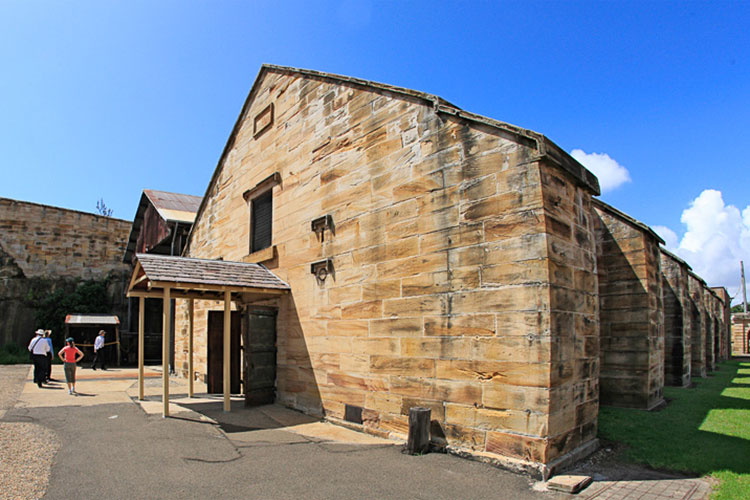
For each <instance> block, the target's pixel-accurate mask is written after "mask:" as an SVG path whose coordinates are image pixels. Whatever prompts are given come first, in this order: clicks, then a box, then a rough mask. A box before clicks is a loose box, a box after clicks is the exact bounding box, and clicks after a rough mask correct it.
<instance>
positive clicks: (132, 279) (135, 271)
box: [128, 261, 146, 291]
mask: <svg viewBox="0 0 750 500" xmlns="http://www.w3.org/2000/svg"><path fill="white" fill-rule="evenodd" d="M142 269H143V267H142V266H141V263H140V262H138V261H136V262H135V267H134V268H133V275H132V276H131V277H130V283H128V291H130V290H132V289H133V287H134V286H135V280H136V279H138V277H139V276H138V271H141V270H142ZM145 274H146V273H144V275H145Z"/></svg>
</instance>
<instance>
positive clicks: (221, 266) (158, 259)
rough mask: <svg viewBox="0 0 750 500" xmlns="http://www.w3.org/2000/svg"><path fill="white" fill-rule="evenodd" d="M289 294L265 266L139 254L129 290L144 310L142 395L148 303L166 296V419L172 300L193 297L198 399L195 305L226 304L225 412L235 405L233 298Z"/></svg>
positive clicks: (140, 351)
mask: <svg viewBox="0 0 750 500" xmlns="http://www.w3.org/2000/svg"><path fill="white" fill-rule="evenodd" d="M288 292H289V285H287V284H286V283H284V282H283V281H281V280H280V279H279V278H278V277H276V276H275V275H274V274H273V273H272V272H271V271H269V270H268V269H266V268H265V267H263V266H261V265H260V264H249V263H245V262H231V261H223V260H207V259H193V258H187V257H173V256H168V255H152V254H140V253H139V254H136V264H135V268H134V269H133V275H132V276H131V278H130V284H129V286H128V292H127V295H128V297H138V298H139V309H138V396H139V398H140V399H141V400H143V399H144V390H143V362H144V354H143V330H144V324H145V321H144V299H146V298H147V297H148V298H161V299H162V300H163V301H164V305H163V315H164V316H163V318H164V319H163V321H162V335H163V338H162V370H163V373H162V388H163V404H164V410H163V415H164V416H165V417H167V416H169V334H170V333H169V332H170V330H171V328H170V319H171V315H170V300H171V299H187V300H188V305H189V308H188V311H189V337H188V372H189V377H188V378H189V386H188V395H189V396H190V397H192V396H193V377H194V371H193V304H194V300H195V299H199V300H222V301H224V353H223V355H224V411H229V410H230V409H231V406H230V399H229V397H230V389H229V387H230V385H229V384H230V374H229V365H230V362H229V360H230V346H231V343H230V341H229V334H230V325H231V308H232V300H241V301H242V302H243V303H252V302H257V301H259V300H267V299H271V298H274V297H278V296H280V295H283V294H285V293H288Z"/></svg>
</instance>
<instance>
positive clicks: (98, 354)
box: [91, 330, 107, 370]
mask: <svg viewBox="0 0 750 500" xmlns="http://www.w3.org/2000/svg"><path fill="white" fill-rule="evenodd" d="M105 333H107V332H105V331H104V330H99V335H97V336H96V340H94V361H93V362H92V363H91V369H93V370H96V362H97V361H101V363H100V365H101V367H102V370H106V369H107V367H106V366H104V334H105Z"/></svg>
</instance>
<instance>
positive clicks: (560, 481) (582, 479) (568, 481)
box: [547, 475, 593, 494]
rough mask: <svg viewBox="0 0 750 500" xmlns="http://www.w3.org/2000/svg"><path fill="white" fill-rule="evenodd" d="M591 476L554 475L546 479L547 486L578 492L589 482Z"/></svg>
mask: <svg viewBox="0 0 750 500" xmlns="http://www.w3.org/2000/svg"><path fill="white" fill-rule="evenodd" d="M591 481H593V479H592V478H591V476H575V475H562V476H555V477H553V478H552V479H550V480H549V481H547V488H549V489H551V490H555V491H562V492H564V493H572V494H575V493H578V492H579V491H581V490H582V489H584V488H585V487H586V486H588V485H589V484H591Z"/></svg>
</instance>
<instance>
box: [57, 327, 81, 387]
mask: <svg viewBox="0 0 750 500" xmlns="http://www.w3.org/2000/svg"><path fill="white" fill-rule="evenodd" d="M65 343H66V344H67V345H66V346H65V347H63V348H62V349H60V352H58V353H57V355H58V356H60V360H61V361H62V362H63V363H65V365H64V370H65V383H67V384H68V394H75V393H76V363H78V362H79V361H81V360H82V359H83V353H82V352H81V350H80V349H78V348H77V347H76V344H75V340H73V337H68V338H67V339H65Z"/></svg>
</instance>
